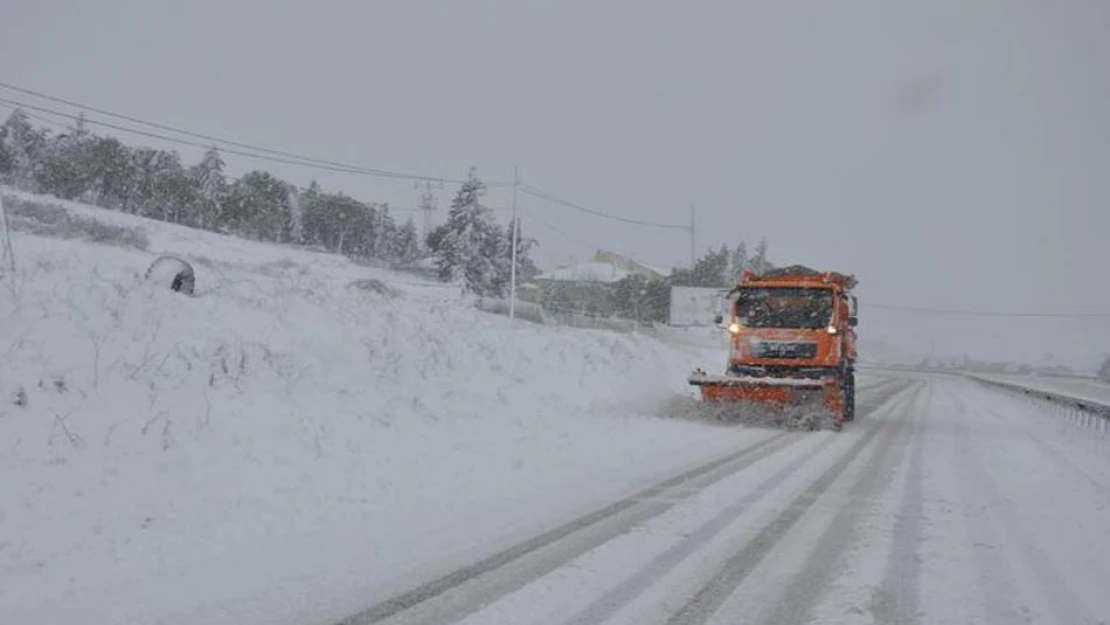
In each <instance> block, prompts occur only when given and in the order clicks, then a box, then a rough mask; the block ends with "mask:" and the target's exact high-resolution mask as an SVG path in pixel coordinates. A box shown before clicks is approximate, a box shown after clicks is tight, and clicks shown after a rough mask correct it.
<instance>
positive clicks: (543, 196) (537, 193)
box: [520, 184, 690, 230]
mask: <svg viewBox="0 0 1110 625" xmlns="http://www.w3.org/2000/svg"><path fill="white" fill-rule="evenodd" d="M520 190H521V191H522V192H524V193H527V194H528V195H531V196H532V197H534V198H537V199H540V200H545V201H547V202H551V203H553V204H558V205H560V206H565V207H567V208H573V209H574V210H577V211H581V212H583V213H587V214H590V215H593V216H595V217H601V218H603V219H610V220H613V221H619V222H621V223H626V224H632V225H635V226H644V227H648V228H662V229H666V230H689V229H690V226H687V225H681V226H680V225H677V224H663V223H657V222H653V221H643V220H640V219H633V218H631V217H621V216H620V215H613V214H611V213H606V212H603V211H599V210H595V209H592V208H587V207H585V206H582V205H581V204H576V203H575V202H571V201H570V200H564V199H562V198H559V197H556V196H554V195H552V194H550V193H548V192H546V191H544V190H542V189H538V188H536V187H534V186H532V185H530V184H524V185H521V186H520Z"/></svg>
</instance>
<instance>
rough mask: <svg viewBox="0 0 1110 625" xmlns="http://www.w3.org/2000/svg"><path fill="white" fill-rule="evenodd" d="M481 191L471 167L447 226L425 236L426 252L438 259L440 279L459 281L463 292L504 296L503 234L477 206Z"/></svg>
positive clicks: (486, 213)
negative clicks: (502, 267)
mask: <svg viewBox="0 0 1110 625" xmlns="http://www.w3.org/2000/svg"><path fill="white" fill-rule="evenodd" d="M485 189H486V187H485V183H483V182H482V181H481V180H480V179H479V178H478V175H477V173H476V171H475V170H474V169H473V168H472V169H471V170H470V174H469V178H468V180H467V181H466V182H465V183H463V185H462V186H461V187H460V188H459V192H458V194H457V195H456V196H455V199H454V200H452V202H451V210H450V211H449V212H448V214H447V223H445V224H443V225H442V226H440V227H439V228H437V229H436V230H435V231H433V232H432V233H431V234H430V235H429V237H428V243H429V249H430V251H431V252H432V253H433V254H435V255H436V257H437V259H438V265H439V276H440V279H441V280H443V281H445V282H460V283H461V285H462V287H463V289H464V291H466V292H470V293H476V294H478V295H504V292H505V286H506V285H505V284H504V281H503V279H502V278H501V276H500V275H499V274H500V273H501V272H502V271H503V269H499V266H500V265H502V264H506V263H504V258H505V253H504V248H505V246H506V242H505V240H504V239H505V235H504V233H503V232H502V231H501V229H500V228H498V227H497V224H496V223H495V222H494V219H493V213H492V211H490V210H489V209H488V208H486V207H485V206H483V205H482V204H481V198H482V196H483V195H484V194H485Z"/></svg>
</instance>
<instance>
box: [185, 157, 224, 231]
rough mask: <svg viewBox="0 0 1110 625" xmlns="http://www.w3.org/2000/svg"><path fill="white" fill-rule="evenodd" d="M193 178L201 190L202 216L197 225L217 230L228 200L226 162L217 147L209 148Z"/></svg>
mask: <svg viewBox="0 0 1110 625" xmlns="http://www.w3.org/2000/svg"><path fill="white" fill-rule="evenodd" d="M193 177H194V178H195V179H196V181H197V185H198V186H199V189H200V210H199V212H200V214H199V215H198V216H197V223H198V225H200V227H202V228H210V229H216V227H217V226H219V225H220V224H221V223H222V221H223V204H224V200H225V199H226V198H227V190H228V189H227V177H226V176H225V175H224V161H223V159H222V158H220V152H219V150H217V149H216V148H215V147H212V148H209V149H208V151H206V152H205V153H204V156H203V157H201V159H200V163H198V164H197V166H196V167H195V168H194V169H193Z"/></svg>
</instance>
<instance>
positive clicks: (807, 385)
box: [688, 370, 842, 430]
mask: <svg viewBox="0 0 1110 625" xmlns="http://www.w3.org/2000/svg"><path fill="white" fill-rule="evenodd" d="M688 381H689V383H690V385H691V386H696V387H698V388H699V390H700V391H701V398H702V401H703V402H706V403H711V404H726V405H727V404H741V403H751V404H757V405H765V406H767V407H770V408H782V409H787V408H793V407H800V406H804V405H807V404H812V403H817V404H818V405H823V408H824V410H825V412H826V414H827V415H828V416H829V417H830V420H831V424H832V426H833V428H834V429H836V430H839V429H840V428H841V424H842V418H841V402H842V398H841V394H840V392H839V389H838V388H837V383H836V379H835V378H771V377H750V376H730V375H709V374H707V373H705V372H703V371H701V370H697V371H694V373H693V374H691V375H690V378H689V380H688Z"/></svg>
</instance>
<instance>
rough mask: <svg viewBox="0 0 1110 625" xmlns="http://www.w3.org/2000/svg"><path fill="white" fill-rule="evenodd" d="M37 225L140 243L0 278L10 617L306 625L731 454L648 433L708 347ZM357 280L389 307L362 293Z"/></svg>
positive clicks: (291, 255)
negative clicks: (354, 588)
mask: <svg viewBox="0 0 1110 625" xmlns="http://www.w3.org/2000/svg"><path fill="white" fill-rule="evenodd" d="M7 197H12V198H20V197H22V198H23V199H24V200H31V201H34V202H42V201H43V200H41V198H34V197H28V196H25V195H21V194H14V193H12V194H8V196H7ZM52 203H54V202H52ZM54 204H57V205H62V206H64V207H65V208H66V209H67V210H68V211H69V213H70V215H83V216H85V217H89V218H94V219H96V220H99V221H100V222H102V223H104V224H110V225H114V226H118V227H121V228H127V229H131V230H128V231H127V232H129V233H130V234H129V235H128V241H129V242H130V243H129V246H124V247H120V246H117V245H112V244H110V243H111V241H110V238H111V237H108V239H109V240H108V241H106V242H103V243H90V242H87V241H82V240H80V239H71V240H62V239H59V238H56V237H50V236H36V235H29V234H26V233H21V232H17V233H16V238H15V247H16V257H17V261H18V267H19V273H18V276H17V285H18V289H17V296H16V297H15V299H13V297H12V293H11V292H10V291H9V290H8V288H7V287H8V285H7V283H4V284H0V286H2V287H3V289H0V350H3V356H4V357H3V358H0V441H2V442H3V446H4V453H3V454H2V456H0V614H2V615H5V616H4V618H3V619H0V620H3V621H4V622H10V623H29V622H97V623H122V622H154V621H155V620H157V621H158V622H161V623H177V622H182V623H186V622H187V623H213V622H228V623H232V622H234V623H240V624H242V623H251V622H259V623H262V622H265V623H277V622H289V623H292V622H297V621H298V619H299V618H302V617H305V616H306V615H311V617H312V618H316V617H317V616H318V615H319V614H323V613H330V610H329V608H328V607H327V605H326V604H327V602H328V598H329V597H334V596H339V595H344V592H343V590H342V589H343V588H344V585H345V584H352V583H356V582H357V583H359V584H363V585H364V586H365V585H367V584H369V585H371V586H372V585H373V584H374V583H380V582H384V580H389V582H390V583H404V581H406V580H409V579H415V578H417V577H419V576H420V575H421V573H422V571H424V570H425V569H426V568H427V567H436V568H438V567H441V566H443V565H444V563H449V562H452V561H456V560H459V561H461V560H465V559H466V558H467V557H469V556H471V555H472V554H473V553H477V552H480V551H481V550H482V549H483V548H484V547H485V544H484V543H482V542H481V541H479V540H477V539H476V540H474V541H463V542H460V541H459V540H458V536H459V535H458V531H457V530H458V528H459V527H470V528H474V535H475V536H483V537H486V538H489V537H495V536H496V537H498V538H499V540H504V539H506V538H508V537H512V536H513V535H516V534H520V535H527V534H529V533H531V532H534V531H535V529H536V524H537V523H540V522H542V521H545V520H547V519H548V518H550V515H551V508H552V507H553V506H554V507H558V506H563V507H565V508H566V510H567V513H568V514H569V513H572V512H573V511H574V510H577V509H580V508H582V507H588V506H589V505H591V504H593V503H595V502H599V501H604V500H607V499H609V498H611V497H613V496H614V495H615V494H616V493H621V492H626V491H627V490H628V489H629V488H632V487H634V486H638V485H640V484H642V483H644V482H645V481H646V480H650V479H653V478H655V477H658V476H661V475H664V474H669V473H670V472H672V471H673V470H676V469H678V468H681V467H683V466H685V465H686V464H687V463H689V462H692V461H694V460H695V459H699V458H704V457H705V456H706V455H707V454H709V453H711V452H713V451H715V450H724V449H727V448H729V447H730V446H731V445H734V444H735V440H736V439H735V438H734V437H736V436H738V434H737V433H735V432H730V431H724V430H721V429H717V428H706V427H704V426H698V425H694V424H690V423H683V422H677V421H673V420H665V419H658V418H652V417H651V416H650V414H651V413H652V412H653V410H654V407H655V406H656V405H657V404H658V402H660V401H661V400H663V399H665V398H667V397H671V396H673V395H674V394H676V393H685V392H688V388H687V387H686V386H685V375H686V373H687V372H688V371H689V370H690V368H691V366H692V365H694V364H704V360H705V357H706V356H708V357H710V358H718V359H719V358H720V357H721V355H720V354H719V353H710V354H708V355H706V354H703V353H700V352H698V351H697V350H696V349H695V348H693V347H690V348H682V347H676V346H669V345H667V344H664V343H662V342H659V341H657V340H654V339H650V338H646V337H642V336H636V335H618V334H610V333H604V332H591V331H582V330H573V329H568V328H558V327H548V326H540V325H535V324H531V323H527V322H523V321H517V322H512V321H510V320H508V319H506V318H504V317H500V316H496V315H491V314H486V313H483V312H479V311H477V310H475V309H474V308H473V307H472V306H471V305H469V304H468V303H467V302H466V301H465V300H463V299H462V298H461V297H460V296H459V295H458V294H457V292H456V291H455V290H453V289H451V288H445V287H443V286H441V285H437V284H433V283H427V282H423V281H420V280H419V279H416V278H413V277H409V276H403V275H398V274H391V273H388V272H384V271H378V270H373V269H368V268H364V267H360V266H357V265H354V264H352V263H350V262H348V261H346V260H344V259H342V258H339V257H335V256H329V255H322V254H313V253H309V252H304V251H299V250H294V249H286V248H280V247H274V246H267V245H261V244H255V243H251V242H247V241H242V240H237V239H232V238H228V237H222V236H218V235H213V234H210V233H204V232H200V231H195V230H190V229H186V228H180V227H176V226H172V225H169V224H164V223H157V222H149V221H145V220H141V219H137V218H134V217H131V216H128V215H124V214H120V213H114V212H109V211H102V210H99V209H94V208H89V207H84V206H80V205H74V204H66V203H54ZM138 229H141V231H140V230H138ZM144 241H145V243H144ZM142 247H145V248H146V249H145V250H143V249H140V248H142ZM163 253H171V254H175V255H178V256H181V257H183V258H185V259H187V260H189V261H190V262H191V263H192V264H193V265H194V266H195V267H196V270H197V294H198V295H197V296H196V297H193V298H190V297H186V296H183V295H180V294H176V293H172V292H170V291H169V290H167V289H165V288H164V286H161V285H155V284H151V283H148V282H146V281H144V279H143V277H142V275H143V272H144V271H145V269H146V268H147V266H148V265H149V264H150V263H151V261H153V260H154V259H155V258H157V257H158V255H160V254H163ZM368 279H373V280H379V281H381V283H383V284H385V285H386V286H387V287H389V289H386V290H385V291H386V292H385V293H381V292H378V291H380V290H382V289H377V290H375V289H369V290H368V289H365V288H357V287H352V283H353V282H355V281H358V280H368ZM646 465H650V470H645V466H646ZM447 528H451V531H450V532H448V531H446V529H447ZM352 580H353V581H352ZM355 598H357V597H356V596H355V595H352V600H354V599H355ZM319 602H323V603H324V604H325V605H324V606H323V607H321V605H319ZM347 607H351V608H352V609H353V608H356V607H358V606H357V603H356V604H352V605H351V606H344V609H346V608H347ZM129 619H133V620H129Z"/></svg>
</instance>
